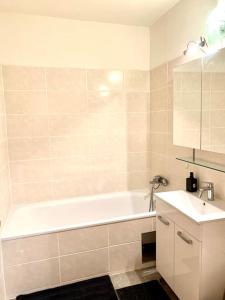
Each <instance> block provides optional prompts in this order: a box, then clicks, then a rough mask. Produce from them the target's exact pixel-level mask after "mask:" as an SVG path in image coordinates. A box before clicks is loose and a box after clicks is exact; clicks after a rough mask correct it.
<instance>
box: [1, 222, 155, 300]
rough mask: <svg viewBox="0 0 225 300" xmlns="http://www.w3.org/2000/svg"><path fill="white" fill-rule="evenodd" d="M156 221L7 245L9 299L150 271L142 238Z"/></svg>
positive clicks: (118, 225)
mask: <svg viewBox="0 0 225 300" xmlns="http://www.w3.org/2000/svg"><path fill="white" fill-rule="evenodd" d="M154 221H155V220H154V218H146V219H140V220H134V221H127V222H120V223H115V224H110V225H103V226H98V227H90V228H85V229H77V230H71V231H65V232H58V233H54V234H46V235H40V236H34V237H28V238H21V239H16V240H9V241H4V242H3V257H4V267H5V281H6V293H7V299H11V298H15V297H16V296H17V295H18V294H20V293H24V292H25V293H28V292H31V291H35V290H41V289H44V288H48V287H52V286H58V285H60V284H66V283H71V282H75V281H79V280H82V279H85V278H89V277H94V276H98V275H102V274H116V273H122V272H126V271H131V270H135V269H141V268H143V267H147V266H148V264H142V257H141V248H142V247H141V233H144V232H151V231H154V230H155V222H154Z"/></svg>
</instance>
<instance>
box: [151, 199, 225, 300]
mask: <svg viewBox="0 0 225 300" xmlns="http://www.w3.org/2000/svg"><path fill="white" fill-rule="evenodd" d="M156 268H157V271H158V272H159V273H160V274H161V276H162V277H163V278H164V279H165V281H166V282H167V283H168V285H169V286H170V287H171V288H172V290H173V291H174V292H175V294H176V295H177V296H178V298H179V299H180V300H223V299H225V220H220V221H213V222H205V223H197V222H195V221H193V220H191V219H190V218H189V217H187V216H186V215H184V214H183V213H181V212H180V211H179V210H178V209H177V208H175V207H173V206H172V205H169V204H168V203H166V202H165V201H163V200H161V199H160V198H159V197H158V196H157V201H156Z"/></svg>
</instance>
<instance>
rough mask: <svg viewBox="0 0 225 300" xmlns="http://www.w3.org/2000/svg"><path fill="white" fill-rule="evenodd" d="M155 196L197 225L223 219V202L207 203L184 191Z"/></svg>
mask: <svg viewBox="0 0 225 300" xmlns="http://www.w3.org/2000/svg"><path fill="white" fill-rule="evenodd" d="M155 195H156V196H157V197H159V198H160V199H162V200H163V201H165V202H167V203H168V204H170V205H171V206H173V207H175V208H176V209H178V210H179V211H181V212H182V213H183V214H185V215H187V216H188V217H189V218H191V219H193V220H194V221H195V222H198V223H201V222H207V221H214V220H218V219H224V218H225V201H216V200H215V201H213V203H211V202H210V203H209V201H204V200H202V199H200V198H198V197H196V196H195V195H193V194H191V193H188V192H185V191H173V192H163V193H156V194H155Z"/></svg>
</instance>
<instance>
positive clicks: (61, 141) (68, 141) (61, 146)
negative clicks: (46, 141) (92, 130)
mask: <svg viewBox="0 0 225 300" xmlns="http://www.w3.org/2000/svg"><path fill="white" fill-rule="evenodd" d="M50 142H51V156H52V157H53V158H59V157H71V156H75V155H86V154H87V153H90V142H89V137H88V136H87V135H86V136H85V135H83V136H79V135H77V136H70V137H51V139H50Z"/></svg>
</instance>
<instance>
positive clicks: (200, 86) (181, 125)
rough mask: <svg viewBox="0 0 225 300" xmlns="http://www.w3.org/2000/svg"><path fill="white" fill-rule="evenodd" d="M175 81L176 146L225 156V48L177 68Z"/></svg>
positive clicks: (174, 119)
mask: <svg viewBox="0 0 225 300" xmlns="http://www.w3.org/2000/svg"><path fill="white" fill-rule="evenodd" d="M173 79H174V88H173V89H174V90H173V144H174V145H176V146H183V147H188V148H192V149H197V150H205V151H211V152H216V153H223V154H225V49H221V50H219V51H217V52H216V53H214V54H212V55H208V56H204V57H203V58H199V59H196V60H193V61H190V62H188V63H185V64H182V65H178V66H176V67H175V68H174V71H173ZM181 160H184V161H188V162H192V163H193V162H196V164H198V165H202V166H205V167H210V168H212V169H219V170H220V171H223V172H225V166H222V167H221V166H216V168H215V166H211V165H210V166H209V164H207V163H204V162H197V161H194V158H193V157H192V158H191V159H181Z"/></svg>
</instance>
